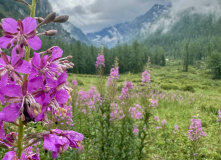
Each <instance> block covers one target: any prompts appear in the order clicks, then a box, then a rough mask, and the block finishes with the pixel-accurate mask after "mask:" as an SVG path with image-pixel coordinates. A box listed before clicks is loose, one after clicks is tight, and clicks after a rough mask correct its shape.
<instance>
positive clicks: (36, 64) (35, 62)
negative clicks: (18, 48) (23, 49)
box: [31, 52, 41, 69]
mask: <svg viewBox="0 0 221 160" xmlns="http://www.w3.org/2000/svg"><path fill="white" fill-rule="evenodd" d="M31 63H32V65H33V66H34V67H35V68H38V69H40V64H41V57H40V55H39V54H38V53H36V52H34V57H33V58H32V60H31Z"/></svg>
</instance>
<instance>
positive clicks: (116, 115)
mask: <svg viewBox="0 0 221 160" xmlns="http://www.w3.org/2000/svg"><path fill="white" fill-rule="evenodd" d="M110 110H111V113H110V119H109V121H112V120H116V119H123V118H124V117H125V115H124V112H123V110H122V109H121V108H120V107H119V106H118V105H117V103H111V104H110Z"/></svg>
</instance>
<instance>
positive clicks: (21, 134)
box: [17, 118, 24, 159]
mask: <svg viewBox="0 0 221 160" xmlns="http://www.w3.org/2000/svg"><path fill="white" fill-rule="evenodd" d="M23 132H24V124H23V122H22V121H21V118H19V127H18V141H17V147H18V158H19V159H20V158H21V153H22V138H23Z"/></svg>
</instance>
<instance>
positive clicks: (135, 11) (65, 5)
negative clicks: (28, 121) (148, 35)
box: [49, 0, 165, 33]
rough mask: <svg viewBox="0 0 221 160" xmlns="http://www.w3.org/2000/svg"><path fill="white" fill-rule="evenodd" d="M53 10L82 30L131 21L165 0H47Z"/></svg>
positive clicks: (86, 30) (94, 29)
mask: <svg viewBox="0 0 221 160" xmlns="http://www.w3.org/2000/svg"><path fill="white" fill-rule="evenodd" d="M49 1H50V3H51V5H52V8H53V10H54V11H55V12H57V13H59V14H60V15H61V14H67V15H69V16H70V22H71V23H73V24H74V25H75V26H77V27H79V28H81V29H82V30H83V32H85V33H88V32H94V31H99V30H101V29H103V28H105V27H109V26H113V25H115V24H118V23H122V22H127V21H131V20H133V19H134V18H136V17H137V16H140V15H143V14H145V13H146V12H147V11H148V10H149V9H150V8H151V7H152V6H153V5H154V4H164V2H165V0H49Z"/></svg>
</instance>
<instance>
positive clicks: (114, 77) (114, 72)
mask: <svg viewBox="0 0 221 160" xmlns="http://www.w3.org/2000/svg"><path fill="white" fill-rule="evenodd" d="M118 69H119V68H118V67H117V68H116V69H115V68H111V73H110V76H109V77H108V80H107V86H112V85H114V82H115V81H116V80H118V79H119V71H118Z"/></svg>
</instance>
